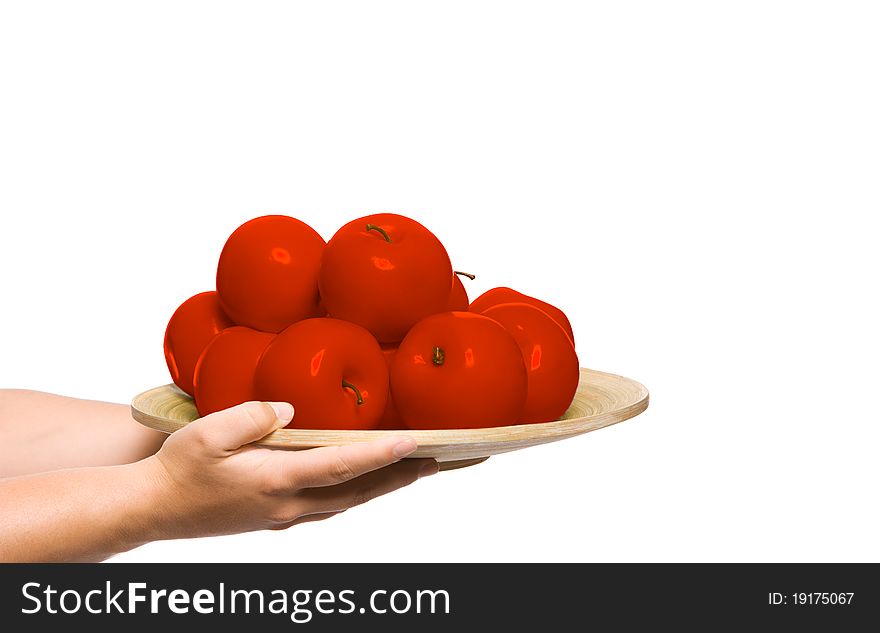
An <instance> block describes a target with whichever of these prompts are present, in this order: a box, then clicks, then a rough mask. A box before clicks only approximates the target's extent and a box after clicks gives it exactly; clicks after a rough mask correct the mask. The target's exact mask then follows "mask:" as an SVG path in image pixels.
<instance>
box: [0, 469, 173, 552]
mask: <svg viewBox="0 0 880 633" xmlns="http://www.w3.org/2000/svg"><path fill="white" fill-rule="evenodd" d="M154 473H155V471H154V469H153V468H152V465H151V464H150V462H149V461H148V460H145V461H142V462H137V463H134V464H126V465H122V466H104V467H93V468H80V469H75V470H62V471H55V472H50V473H43V474H39V475H29V476H25V477H16V478H12V479H3V480H0V517H2V518H0V561H4V562H12V561H30V562H36V561H58V562H60V561H99V560H103V559H105V558H107V557H109V556H112V555H113V554H116V553H119V552H123V551H126V550H129V549H132V548H134V547H137V546H138V545H142V544H144V543H146V542H148V541H151V540H154V539H156V538H159V537H160V532H161V528H160V520H159V519H160V513H161V511H162V507H163V501H162V496H161V495H162V489H161V486H162V483H161V481H159V479H158V477H157V476H156V475H155V474H154Z"/></svg>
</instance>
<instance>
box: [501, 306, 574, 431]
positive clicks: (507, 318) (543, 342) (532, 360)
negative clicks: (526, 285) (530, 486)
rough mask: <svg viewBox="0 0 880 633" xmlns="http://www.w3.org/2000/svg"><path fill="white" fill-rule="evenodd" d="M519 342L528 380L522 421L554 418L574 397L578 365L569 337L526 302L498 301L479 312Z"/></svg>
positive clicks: (548, 318) (549, 318)
mask: <svg viewBox="0 0 880 633" xmlns="http://www.w3.org/2000/svg"><path fill="white" fill-rule="evenodd" d="M483 316H487V317H489V318H490V319H494V320H496V321H498V323H500V324H501V325H502V326H503V327H504V329H505V330H507V331H508V332H510V334H511V335H512V336H513V338H514V339H515V340H516V343H517V345H519V348H520V352H521V353H522V355H523V361H524V363H525V366H526V371H527V375H528V380H529V387H528V395H527V396H526V404H525V407H524V408H523V412H522V414H521V415H520V419H519V421H520V422H522V423H535V422H551V421H553V420H558V419H559V418H560V417H561V416H562V414H563V413H565V411H566V409H568V407H569V405H571V401H572V399H573V398H574V394H575V392H576V391H577V387H578V382H579V380H580V365H579V363H578V357H577V353H576V352H575V350H574V346H573V345H572V344H571V339H569V338H568V335H567V334H566V333H565V331H564V330H563V329H562V328H561V327H559V324H558V323H557V322H556V321H554V320H553V318H552V317H550V315H548V314H547V313H546V312H544V311H543V310H540V309H538V308H536V307H535V306H533V305H531V304H528V303H501V304H499V305H495V306H492V307H491V308H489V309H487V310H486V311H485V312H483Z"/></svg>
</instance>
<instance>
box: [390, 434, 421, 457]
mask: <svg viewBox="0 0 880 633" xmlns="http://www.w3.org/2000/svg"><path fill="white" fill-rule="evenodd" d="M415 450H416V441H415V440H414V439H413V438H411V437H407V438H406V439H403V440H401V441H399V442H398V443H397V444H395V445H394V448H392V449H391V452H392V453H394V456H395V457H406V456H407V455H409V454H410V453H412V452H413V451H415Z"/></svg>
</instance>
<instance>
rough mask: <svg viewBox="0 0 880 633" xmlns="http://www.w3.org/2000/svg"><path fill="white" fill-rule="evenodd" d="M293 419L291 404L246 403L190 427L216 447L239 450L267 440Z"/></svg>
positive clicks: (203, 419) (200, 420) (194, 423)
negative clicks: (267, 437)
mask: <svg viewBox="0 0 880 633" xmlns="http://www.w3.org/2000/svg"><path fill="white" fill-rule="evenodd" d="M292 418H293V406H292V405H290V404H288V403H287V402H245V403H244V404H240V405H238V406H235V407H230V408H229V409H224V410H223V411H218V412H217V413H212V414H211V415H208V416H205V417H204V418H199V419H198V420H196V421H195V422H193V423H192V424H190V425H189V426H190V427H195V428H194V429H193V431H194V432H197V433H200V434H202V435H203V437H204V438H205V439H207V440H208V442H209V443H210V444H212V445H213V446H216V447H217V448H220V449H223V450H235V449H237V448H240V447H242V446H244V445H245V444H250V443H251V442H256V441H257V440H259V439H261V438H264V437H266V436H267V435H269V433H271V432H272V431H275V430H277V429H280V428H281V427H283V426H285V425H286V424H288V423H289V422H290V420H291V419H292Z"/></svg>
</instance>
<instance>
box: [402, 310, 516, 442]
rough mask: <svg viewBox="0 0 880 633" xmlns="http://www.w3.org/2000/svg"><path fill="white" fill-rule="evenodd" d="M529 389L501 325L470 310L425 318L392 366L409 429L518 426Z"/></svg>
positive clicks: (412, 333) (409, 336)
mask: <svg viewBox="0 0 880 633" xmlns="http://www.w3.org/2000/svg"><path fill="white" fill-rule="evenodd" d="M527 388H528V379H527V376H526V368H525V366H524V364H523V358H522V354H521V353H520V350H519V346H518V345H517V343H516V341H515V340H514V338H513V336H511V335H510V333H509V332H507V330H505V329H504V328H503V327H502V326H501V325H500V324H499V323H498V322H497V321H494V320H492V319H490V318H488V317H485V316H482V315H479V314H473V313H471V312H443V313H440V314H435V315H433V316H429V317H427V318H426V319H423V320H422V321H420V322H419V323H417V324H416V325H415V326H413V328H412V329H411V330H410V331H409V333H408V334H407V335H406V338H404V339H403V341H402V342H401V343H400V347H399V348H398V350H397V354H395V356H394V360H393V361H392V364H391V395H392V397H393V398H394V403H395V404H396V406H397V410H398V411H399V413H400V416H401V417H402V418H403V421H404V423H405V424H406V426H407V427H408V428H410V429H467V428H481V427H493V426H506V425H509V424H515V423H516V421H517V420H518V419H519V417H520V415H521V414H522V411H523V407H524V405H525V401H526V392H527Z"/></svg>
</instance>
